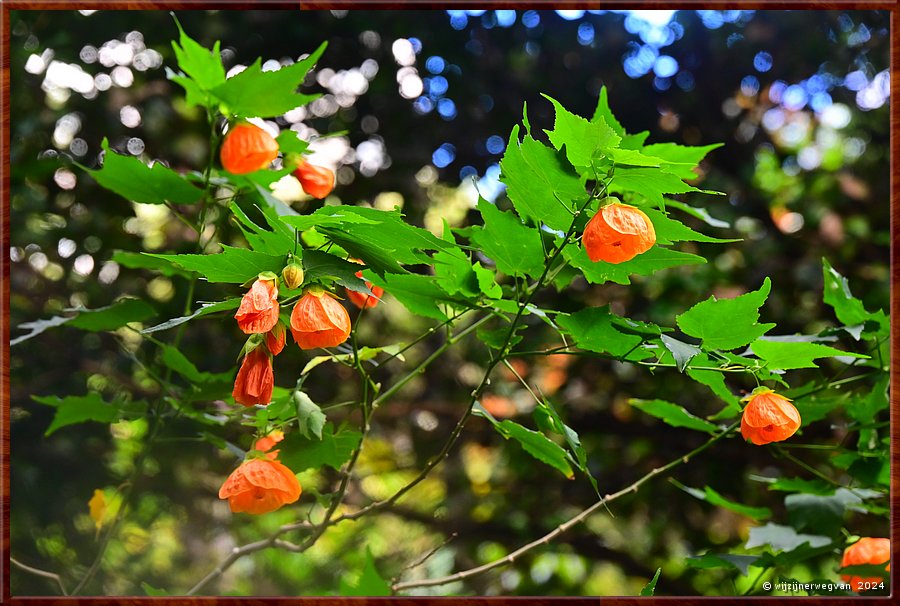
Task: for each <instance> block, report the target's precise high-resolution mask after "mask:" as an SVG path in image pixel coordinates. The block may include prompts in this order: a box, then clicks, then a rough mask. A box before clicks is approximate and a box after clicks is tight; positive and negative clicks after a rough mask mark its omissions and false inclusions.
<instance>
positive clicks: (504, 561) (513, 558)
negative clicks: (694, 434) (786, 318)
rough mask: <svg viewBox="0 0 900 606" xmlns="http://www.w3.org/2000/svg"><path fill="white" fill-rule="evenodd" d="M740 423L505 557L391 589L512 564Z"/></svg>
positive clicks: (453, 579)
mask: <svg viewBox="0 0 900 606" xmlns="http://www.w3.org/2000/svg"><path fill="white" fill-rule="evenodd" d="M739 424H740V421H736V422H734V423H732V424H731V425H729V426H728V427H727V428H726V429H725V430H723V431H722V432H721V433H719V434H717V435H715V436H713V437H712V438H710V439H709V440H707V441H706V442H704V443H703V444H702V445H700V446H698V447H697V448H695V449H694V450H692V451H690V452H689V453H687V454H686V455H683V456H680V457H678V458H677V459H674V460H672V461H670V462H669V463H667V464H666V465H663V466H662V467H657V468H656V469H653V470H651V471H650V472H649V473H647V474H645V475H644V476H642V477H641V478H639V479H638V480H637V481H635V482H633V483H632V484H630V485H628V486H626V487H625V488H623V489H622V490H619V491H618V492H614V493H612V494H608V495H606V496H605V497H603V498H602V499H600V500H599V501H597V502H596V503H594V504H593V505H591V506H590V507H588V508H587V509H585V510H583V511H582V512H581V513H579V514H578V515H576V516H574V517H572V518H570V519H569V520H567V521H566V522H563V523H562V524H560V525H559V526H557V527H556V528H554V529H553V530H551V531H550V532H548V533H547V534H545V535H544V536H542V537H541V538H539V539H537V540H535V541H532V542H531V543H528V544H526V545H523V546H522V547H520V548H518V549H516V550H515V551H513V552H512V553H510V554H509V555H507V556H505V557H503V558H500V559H497V560H494V561H493V562H488V563H487V564H483V565H481V566H476V567H475V568H470V569H468V570H463V571H461V572H457V573H455V574H451V575H448V576H444V577H439V578H436V579H422V580H419V581H407V582H405V583H394V584H393V585H392V586H391V589H392V590H393V591H395V592H397V591H405V590H408V589H414V588H416V587H434V586H437V585H446V584H448V583H455V582H456V581H462V580H464V579H467V578H470V577H473V576H477V575H480V574H483V573H485V572H488V571H489V570H493V569H494V568H497V567H499V566H503V565H505V564H511V563H513V562H515V561H516V559H518V558H519V557H521V556H522V555H524V554H526V553H528V552H529V551H531V550H532V549H534V548H536V547H539V546H541V545H546V544H548V543H549V542H550V541H552V540H553V539H555V538H556V537H558V536H559V535H561V534H562V533H564V532H566V531H567V530H568V529H570V528H571V527H573V526H575V525H576V524H579V523H581V522H583V521H584V520H586V519H587V518H589V517H590V516H591V515H592V514H593V513H595V512H596V511H597V510H598V509H600V508H601V507H605V506H606V505H607V504H608V503H611V502H612V501H615V500H616V499H618V498H620V497H623V496H625V495H626V494H629V493H632V492H637V490H638V488H640V487H641V485H643V484H644V483H646V482H648V481H650V480H651V479H653V478H655V477H656V476H659V475H662V474H664V473H666V472H668V471H669V470H671V469H673V468H675V467H677V466H679V465H681V464H683V463H687V462H688V461H689V460H690V459H691V458H693V457H694V456H696V455H698V454H700V453H701V452H703V451H704V450H706V449H707V448H709V447H710V446H712V445H713V444H715V443H716V442H718V441H719V440H721V439H722V438H724V437H725V436H727V435H729V434H730V433H731V432H732V431H734V430H735V428H737V426H738V425H739Z"/></svg>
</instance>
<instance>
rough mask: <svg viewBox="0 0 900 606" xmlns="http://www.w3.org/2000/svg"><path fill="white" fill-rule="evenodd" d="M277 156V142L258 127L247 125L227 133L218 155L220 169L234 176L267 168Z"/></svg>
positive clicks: (237, 126)
mask: <svg viewBox="0 0 900 606" xmlns="http://www.w3.org/2000/svg"><path fill="white" fill-rule="evenodd" d="M277 156H278V141H276V140H275V139H273V138H272V135H270V134H269V133H267V132H266V131H264V130H263V129H261V128H259V127H258V126H254V125H252V124H247V123H241V124H238V125H236V126H234V127H232V128H231V129H230V130H229V131H228V134H226V135H225V141H224V142H223V143H222V151H221V152H220V154H219V157H220V158H221V159H222V167H223V168H224V169H225V170H227V171H228V172H230V173H232V174H235V175H245V174H247V173H252V172H253V171H257V170H261V169H263V168H267V167H268V166H269V164H271V163H272V160H274V159H275V158H276V157H277Z"/></svg>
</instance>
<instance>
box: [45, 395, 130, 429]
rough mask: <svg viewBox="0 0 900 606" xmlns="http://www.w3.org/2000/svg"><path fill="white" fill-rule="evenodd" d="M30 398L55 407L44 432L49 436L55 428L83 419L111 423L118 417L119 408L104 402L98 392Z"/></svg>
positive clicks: (73, 423) (74, 423)
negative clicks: (50, 420)
mask: <svg viewBox="0 0 900 606" xmlns="http://www.w3.org/2000/svg"><path fill="white" fill-rule="evenodd" d="M31 399H32V400H34V401H35V402H40V403H41V404H46V405H47V406H52V407H54V408H56V413H55V414H54V415H53V422H52V423H50V427H48V428H47V431H45V432H44V435H45V436H49V435H50V434H52V433H53V432H55V431H56V430H57V429H60V428H62V427H66V426H68V425H76V424H78V423H84V422H85V421H96V422H98V423H112V422H113V421H117V420H118V419H119V409H118V408H116V407H115V406H114V405H112V404H110V403H109V402H105V401H104V400H103V398H101V397H100V394H98V393H89V394H87V395H84V396H66V397H65V398H59V397H57V396H31Z"/></svg>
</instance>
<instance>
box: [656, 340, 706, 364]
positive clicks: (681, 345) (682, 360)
mask: <svg viewBox="0 0 900 606" xmlns="http://www.w3.org/2000/svg"><path fill="white" fill-rule="evenodd" d="M659 338H660V341H662V344H663V345H664V346H665V348H666V349H668V350H669V353H671V354H672V357H673V358H674V359H675V366H676V367H677V368H678V372H684V369H685V368H686V367H687V365H688V362H690V361H691V359H692V358H693V357H694V356H696V355H697V354H699V353H700V348H699V347H697V346H696V345H691V344H690V343H685V342H684V341H679V340H678V339H676V338H674V337H670V336H669V335H661V336H660V337H659Z"/></svg>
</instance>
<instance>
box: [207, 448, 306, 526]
mask: <svg viewBox="0 0 900 606" xmlns="http://www.w3.org/2000/svg"><path fill="white" fill-rule="evenodd" d="M301 492H302V488H300V482H299V481H298V480H297V476H295V475H294V472H292V471H291V470H290V469H288V468H287V467H285V466H284V465H282V464H281V463H279V462H278V461H275V460H272V459H250V460H249V461H245V462H244V463H242V464H241V466H240V467H238V468H237V469H235V470H234V471H233V472H231V475H230V476H228V479H227V480H225V483H224V484H222V487H221V488H220V489H219V498H220V499H228V505H229V506H230V507H231V511H233V512H235V513H239V512H245V513H252V514H260V513H269V512H270V511H275V510H276V509H279V508H280V507H281V506H282V505H287V504H289V503H294V502H296V501H297V499H299V498H300V493H301Z"/></svg>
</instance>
